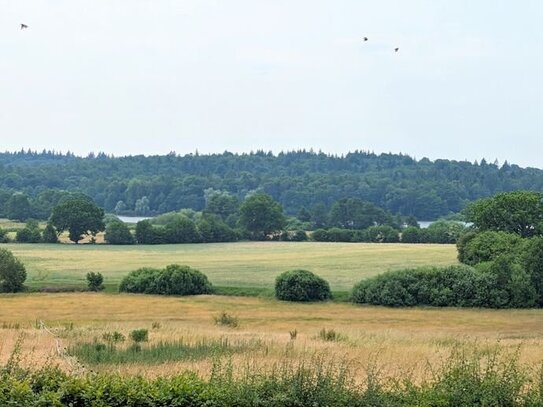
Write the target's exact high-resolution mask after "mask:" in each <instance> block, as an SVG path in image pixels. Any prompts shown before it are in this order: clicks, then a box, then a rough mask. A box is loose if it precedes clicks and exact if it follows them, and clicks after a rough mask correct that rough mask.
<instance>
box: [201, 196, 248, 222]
mask: <svg viewBox="0 0 543 407" xmlns="http://www.w3.org/2000/svg"><path fill="white" fill-rule="evenodd" d="M204 197H205V199H206V205H205V209H204V213H205V214H211V215H215V216H218V217H219V219H221V220H223V221H226V219H228V217H229V216H232V215H234V214H235V213H237V211H238V209H239V201H238V199H237V198H236V197H235V196H233V195H231V194H230V193H228V192H227V191H214V190H212V189H211V190H206V191H204Z"/></svg>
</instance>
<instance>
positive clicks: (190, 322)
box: [0, 293, 543, 379]
mask: <svg viewBox="0 0 543 407" xmlns="http://www.w3.org/2000/svg"><path fill="white" fill-rule="evenodd" d="M0 310H1V311H0V329H1V336H0V338H1V339H0V361H1V362H5V361H6V360H7V358H8V357H9V354H10V352H11V350H12V349H13V346H14V342H15V340H16V338H17V337H18V336H19V335H20V334H21V333H22V332H24V334H25V336H26V339H25V343H24V352H23V353H24V354H26V355H27V358H26V360H27V362H26V363H31V364H32V366H39V365H40V364H44V363H59V364H60V365H61V366H64V367H66V368H69V366H68V364H67V362H66V360H65V359H64V358H63V357H60V356H58V355H57V353H56V342H55V339H54V337H53V336H51V335H50V334H48V333H47V332H45V331H44V330H42V329H37V324H36V321H39V320H42V321H44V322H45V324H46V325H47V326H48V327H50V329H51V330H52V331H53V332H54V333H55V334H56V335H58V337H59V338H60V340H61V341H62V344H63V346H67V345H69V344H74V343H77V342H81V341H92V340H93V338H95V337H96V338H100V337H101V336H102V334H103V333H104V332H111V331H115V330H117V331H120V332H123V333H124V334H125V335H127V334H128V333H129V332H130V331H131V330H132V329H136V328H147V329H149V331H150V341H152V342H153V341H155V342H156V341H159V340H166V341H172V340H176V339H180V338H183V339H184V340H186V341H196V340H199V339H202V338H210V339H211V338H214V339H217V338H221V337H227V338H229V339H230V340H233V341H235V340H236V339H246V340H249V339H260V340H262V342H263V344H264V346H263V347H262V348H261V349H258V350H254V351H250V352H248V353H246V354H243V355H236V356H234V358H233V362H234V363H235V364H237V365H243V364H247V363H249V364H251V365H253V366H259V367H263V368H265V367H270V366H272V365H273V364H275V363H281V362H282V361H285V360H298V359H300V358H307V357H310V356H311V355H314V354H320V355H325V357H326V358H327V359H328V360H332V361H335V362H336V363H341V360H343V359H345V360H349V361H352V362H353V363H355V364H356V365H359V366H364V365H365V364H367V363H369V361H371V360H374V361H376V363H377V364H378V365H379V366H380V367H381V369H382V371H383V373H384V374H385V375H388V376H398V375H405V374H406V372H407V373H409V374H411V375H413V377H414V378H416V379H423V378H428V375H429V374H430V373H429V370H428V366H434V367H435V366H439V365H440V363H441V362H442V361H443V360H444V359H445V358H446V357H447V355H449V354H450V352H451V351H452V350H453V349H454V348H455V347H456V346H459V345H463V344H471V343H477V344H478V345H479V346H483V347H486V346H488V347H494V346H499V347H501V348H503V349H506V350H514V349H516V348H517V347H519V346H520V347H521V348H520V356H519V357H520V361H521V362H522V363H526V364H528V365H531V366H534V367H537V366H538V365H539V363H540V362H541V360H543V310H473V309H430V308H429V309H423V308H413V309H390V308H382V307H360V306H355V305H351V304H337V303H323V304H292V303H285V302H278V301H274V300H266V299H257V298H236V297H217V296H200V297H186V298H178V297H158V296H143V295H111V294H94V293H78V294H32V295H26V294H25V295H4V296H2V297H0ZM222 311H226V312H228V313H229V314H231V315H235V316H237V317H238V318H239V321H240V326H239V328H237V329H231V328H225V327H220V326H217V325H215V323H214V321H213V317H214V316H216V315H218V314H219V313H220V312H222ZM153 322H158V323H160V328H158V329H153V328H152V325H153ZM322 328H326V329H334V330H335V331H336V332H338V333H339V334H341V335H342V336H343V337H344V340H342V341H339V342H324V341H322V340H320V339H318V333H319V331H320V330H321V329H322ZM294 329H296V330H297V331H298V337H297V339H296V340H294V341H291V340H290V335H289V331H291V330H294ZM211 364H212V361H211V358H208V359H206V360H203V361H199V362H176V363H166V364H161V365H145V366H144V365H138V364H133V365H120V366H98V367H93V368H94V369H98V370H112V369H113V370H115V371H119V372H121V373H126V374H143V375H147V376H155V375H169V374H174V373H177V372H180V371H183V370H186V369H190V370H194V371H197V372H200V373H202V374H204V375H206V374H209V372H210V369H211Z"/></svg>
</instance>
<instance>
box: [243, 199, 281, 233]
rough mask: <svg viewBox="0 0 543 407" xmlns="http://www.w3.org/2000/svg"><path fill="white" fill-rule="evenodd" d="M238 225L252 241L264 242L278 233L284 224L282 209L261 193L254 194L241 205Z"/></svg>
mask: <svg viewBox="0 0 543 407" xmlns="http://www.w3.org/2000/svg"><path fill="white" fill-rule="evenodd" d="M239 214H240V216H239V223H240V225H241V226H242V227H243V228H244V229H245V230H246V231H247V232H249V234H250V235H251V238H252V239H255V240H265V239H266V238H268V237H269V236H270V235H272V234H274V233H276V232H279V231H280V230H281V229H282V228H283V226H284V224H285V217H284V216H283V207H282V206H281V204H279V203H278V202H275V201H274V200H273V198H272V197H271V196H270V195H268V194H266V193H263V192H260V193H257V194H254V195H252V196H250V197H248V198H247V199H245V201H243V203H242V204H241V207H240V208H239Z"/></svg>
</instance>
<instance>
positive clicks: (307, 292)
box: [275, 270, 332, 301]
mask: <svg viewBox="0 0 543 407" xmlns="http://www.w3.org/2000/svg"><path fill="white" fill-rule="evenodd" d="M275 297H276V298H277V299H279V300H283V301H324V300H327V299H330V298H332V293H331V291H330V285H329V284H328V282H327V281H326V280H324V279H322V278H320V277H319V276H316V275H315V274H313V273H312V272H310V271H307V270H291V271H286V272H284V273H283V274H281V275H279V276H278V277H277V279H276V280H275Z"/></svg>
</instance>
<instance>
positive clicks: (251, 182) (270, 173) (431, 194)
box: [0, 151, 543, 228]
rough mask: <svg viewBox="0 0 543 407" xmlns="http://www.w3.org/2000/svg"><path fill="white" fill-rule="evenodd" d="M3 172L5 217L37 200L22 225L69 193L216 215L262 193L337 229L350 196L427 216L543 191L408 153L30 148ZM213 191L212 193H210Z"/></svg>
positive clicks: (5, 160) (507, 173) (530, 172)
mask: <svg viewBox="0 0 543 407" xmlns="http://www.w3.org/2000/svg"><path fill="white" fill-rule="evenodd" d="M0 167H1V168H3V171H1V173H0V213H1V212H5V211H6V209H7V207H6V202H7V200H9V198H10V197H11V195H13V192H14V191H20V192H21V193H24V194H26V195H27V197H28V200H29V201H30V214H28V213H27V214H26V215H24V216H23V218H24V220H26V219H27V218H35V219H47V217H48V216H49V214H50V213H51V210H52V208H53V207H55V206H56V205H57V204H58V201H59V199H60V197H62V195H63V194H66V192H65V191H70V192H75V191H81V192H83V193H85V194H87V195H89V196H92V198H93V199H94V200H95V202H96V203H97V204H98V205H99V206H100V207H103V208H105V209H106V210H107V211H108V212H112V211H114V209H115V208H116V207H117V204H119V202H121V204H120V205H119V207H118V210H120V211H122V212H123V214H126V215H128V214H135V213H136V212H145V213H149V214H157V213H165V212H170V211H178V210H179V208H192V209H194V210H198V211H200V210H205V208H206V205H208V206H210V208H209V209H210V210H213V211H214V212H217V213H215V214H219V213H221V212H222V209H221V208H226V206H225V205H217V206H218V207H219V209H217V210H214V209H211V199H209V198H210V197H211V196H213V195H215V194H219V195H221V194H223V193H227V194H230V195H231V196H232V197H235V198H236V199H238V200H239V198H241V197H243V196H245V195H246V194H247V192H248V191H252V190H257V189H260V190H264V191H266V192H267V193H269V194H270V195H271V196H273V198H274V199H275V200H277V201H278V202H279V203H280V204H281V205H283V207H284V208H285V210H286V211H287V213H288V214H289V215H295V214H297V213H298V212H299V211H300V210H301V208H302V207H305V208H310V209H309V211H310V213H311V218H312V219H311V221H312V222H314V224H315V226H314V227H315V228H323V227H328V226H330V225H328V223H327V219H326V218H327V213H328V210H329V208H330V207H331V205H332V204H333V203H334V202H336V201H338V200H339V199H343V198H360V199H364V200H366V201H368V202H371V203H372V204H374V205H376V206H378V207H380V208H383V209H385V210H387V211H388V212H390V213H400V214H402V215H404V216H409V215H414V216H416V217H417V218H418V219H426V220H430V219H436V218H438V217H439V216H441V215H446V214H448V213H450V212H459V211H460V210H462V209H463V207H464V206H465V204H466V203H468V202H469V201H471V200H474V199H477V198H481V197H486V196H489V195H492V194H495V193H498V192H502V191H513V190H519V189H531V190H535V191H543V181H542V179H543V177H542V174H543V172H542V171H541V170H537V169H534V168H527V169H522V168H520V167H518V166H516V165H509V164H504V165H503V166H502V167H501V168H500V167H498V166H496V165H493V164H487V163H484V164H483V163H481V164H472V163H469V162H465V161H460V162H459V161H453V160H436V161H430V160H428V159H421V160H415V159H413V158H411V157H409V156H406V155H402V154H380V155H376V154H373V153H370V152H365V151H355V152H350V153H348V154H345V155H344V156H337V155H328V154H325V153H322V152H309V151H291V152H284V153H279V154H278V155H275V156H274V155H272V154H268V153H263V152H260V151H257V152H254V153H250V154H232V153H229V152H225V153H223V154H212V155H194V154H187V155H185V156H176V155H166V156H149V157H145V156H143V155H141V156H133V157H108V156H105V155H103V154H102V155H96V156H93V157H86V158H79V157H75V156H74V155H72V154H67V155H62V154H58V153H54V152H43V153H37V152H32V151H28V152H17V153H0ZM44 188H50V189H48V190H45V191H44ZM210 188H213V190H212V191H211V193H207V194H206V191H209V190H210ZM219 191H220V192H219ZM144 197H146V199H144ZM136 206H137V208H136ZM228 211H231V209H227V210H226V213H228ZM222 213H224V212H222ZM25 216H26V217H25ZM220 216H223V215H222V214H221V215H220ZM229 216H232V215H229ZM234 218H235V217H234ZM223 220H224V221H225V222H227V221H226V219H223ZM234 222H235V220H234ZM227 223H228V224H229V226H230V227H233V226H235V223H230V222H227Z"/></svg>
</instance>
